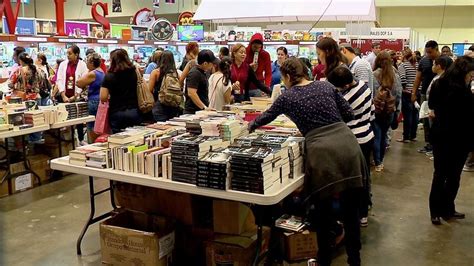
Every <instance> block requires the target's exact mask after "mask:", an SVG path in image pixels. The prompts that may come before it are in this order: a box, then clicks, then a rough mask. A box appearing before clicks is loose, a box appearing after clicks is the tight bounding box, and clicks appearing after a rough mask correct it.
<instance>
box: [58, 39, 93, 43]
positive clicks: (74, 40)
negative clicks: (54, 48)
mask: <svg viewBox="0 0 474 266" xmlns="http://www.w3.org/2000/svg"><path fill="white" fill-rule="evenodd" d="M58 41H59V42H71V43H73V42H77V43H79V42H80V43H85V42H87V40H86V39H58Z"/></svg>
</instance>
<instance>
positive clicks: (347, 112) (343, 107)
mask: <svg viewBox="0 0 474 266" xmlns="http://www.w3.org/2000/svg"><path fill="white" fill-rule="evenodd" d="M334 100H335V101H336V104H337V108H338V109H339V113H340V114H341V117H342V120H343V121H344V122H346V123H347V122H349V121H351V120H353V119H354V112H353V111H352V108H351V106H350V105H349V103H348V102H347V101H346V99H344V97H342V95H341V93H339V92H338V91H337V90H334Z"/></svg>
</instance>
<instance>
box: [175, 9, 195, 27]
mask: <svg viewBox="0 0 474 266" xmlns="http://www.w3.org/2000/svg"><path fill="white" fill-rule="evenodd" d="M193 16H194V14H193V13H192V12H189V11H185V12H183V13H181V14H180V15H179V17H178V25H180V26H192V25H194V20H193Z"/></svg>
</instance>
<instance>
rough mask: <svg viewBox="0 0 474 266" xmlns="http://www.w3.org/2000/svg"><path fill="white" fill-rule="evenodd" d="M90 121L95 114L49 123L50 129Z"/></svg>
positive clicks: (93, 118) (93, 119)
mask: <svg viewBox="0 0 474 266" xmlns="http://www.w3.org/2000/svg"><path fill="white" fill-rule="evenodd" d="M92 121H95V116H93V115H89V116H86V117H80V118H75V119H70V120H66V121H64V122H58V123H54V124H52V125H51V129H58V128H62V127H69V126H74V125H78V124H83V123H87V122H92Z"/></svg>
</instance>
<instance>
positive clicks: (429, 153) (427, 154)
mask: <svg viewBox="0 0 474 266" xmlns="http://www.w3.org/2000/svg"><path fill="white" fill-rule="evenodd" d="M425 155H426V156H428V157H433V152H432V151H429V152H427V153H425Z"/></svg>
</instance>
